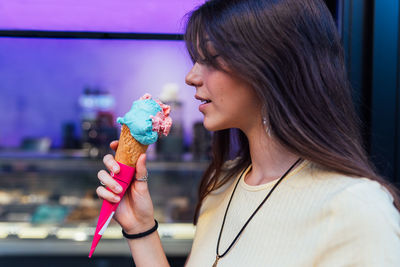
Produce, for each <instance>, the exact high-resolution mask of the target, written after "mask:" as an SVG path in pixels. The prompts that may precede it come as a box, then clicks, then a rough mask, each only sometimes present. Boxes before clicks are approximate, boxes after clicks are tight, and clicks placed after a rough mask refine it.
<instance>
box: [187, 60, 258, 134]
mask: <svg viewBox="0 0 400 267" xmlns="http://www.w3.org/2000/svg"><path fill="white" fill-rule="evenodd" d="M217 60H219V59H217ZM222 64H223V63H222ZM186 83H187V84H188V85H191V86H194V87H195V88H196V94H195V98H196V99H198V100H199V111H200V112H201V113H203V115H204V127H206V129H207V130H209V131H217V130H223V129H228V128H239V129H241V130H242V131H246V129H248V128H249V127H252V126H254V125H255V124H254V123H257V124H259V123H260V122H261V105H260V100H259V98H258V97H257V96H256V94H255V92H254V90H253V89H252V88H251V87H250V85H249V84H247V83H246V82H244V81H243V80H242V79H239V78H238V77H236V76H234V75H232V74H229V73H226V72H224V71H221V70H217V69H215V68H213V67H211V66H209V65H206V64H201V63H197V62H196V63H195V64H194V65H193V67H192V69H191V70H190V71H189V73H188V74H187V75H186Z"/></svg>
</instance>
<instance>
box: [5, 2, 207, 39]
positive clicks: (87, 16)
mask: <svg viewBox="0 0 400 267" xmlns="http://www.w3.org/2000/svg"><path fill="white" fill-rule="evenodd" d="M203 2H204V0H145V1H144V0H84V1H82V0H57V1H49V0H12V1H8V0H0V30H47V31H94V32H128V33H182V32H183V24H184V20H182V18H183V17H184V15H185V14H186V13H187V12H189V11H190V10H192V9H193V8H194V7H195V6H197V5H199V4H201V3H203Z"/></svg>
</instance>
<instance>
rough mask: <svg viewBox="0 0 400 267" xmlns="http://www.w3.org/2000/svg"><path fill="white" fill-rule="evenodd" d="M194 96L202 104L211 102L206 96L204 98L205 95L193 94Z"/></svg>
mask: <svg viewBox="0 0 400 267" xmlns="http://www.w3.org/2000/svg"><path fill="white" fill-rule="evenodd" d="M194 98H196V99H197V100H200V101H201V103H202V104H207V103H211V100H210V99H208V98H205V97H201V96H198V95H195V96H194Z"/></svg>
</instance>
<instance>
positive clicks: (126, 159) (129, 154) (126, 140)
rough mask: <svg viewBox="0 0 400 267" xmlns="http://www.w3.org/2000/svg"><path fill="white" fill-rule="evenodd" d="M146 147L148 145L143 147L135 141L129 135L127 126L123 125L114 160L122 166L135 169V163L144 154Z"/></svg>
mask: <svg viewBox="0 0 400 267" xmlns="http://www.w3.org/2000/svg"><path fill="white" fill-rule="evenodd" d="M147 147H148V145H143V144H141V143H139V142H138V141H136V139H135V138H133V136H132V135H131V132H130V130H129V128H128V126H126V125H125V124H123V125H122V128H121V135H120V137H119V143H118V148H117V151H116V154H115V160H116V161H118V162H120V163H122V164H125V165H128V166H131V167H136V162H137V160H138V158H139V156H140V155H141V154H143V153H146V150H147Z"/></svg>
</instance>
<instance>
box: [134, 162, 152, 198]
mask: <svg viewBox="0 0 400 267" xmlns="http://www.w3.org/2000/svg"><path fill="white" fill-rule="evenodd" d="M147 175H148V173H147V168H146V154H142V155H140V157H139V159H138V161H137V163H136V175H135V181H134V183H133V186H134V188H135V191H136V192H137V193H139V194H144V193H147V191H148V187H147V181H140V179H142V178H144V177H146V176H147ZM138 179H139V180H138Z"/></svg>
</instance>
